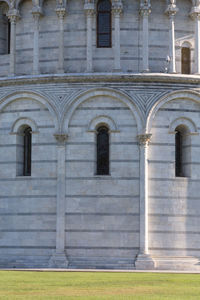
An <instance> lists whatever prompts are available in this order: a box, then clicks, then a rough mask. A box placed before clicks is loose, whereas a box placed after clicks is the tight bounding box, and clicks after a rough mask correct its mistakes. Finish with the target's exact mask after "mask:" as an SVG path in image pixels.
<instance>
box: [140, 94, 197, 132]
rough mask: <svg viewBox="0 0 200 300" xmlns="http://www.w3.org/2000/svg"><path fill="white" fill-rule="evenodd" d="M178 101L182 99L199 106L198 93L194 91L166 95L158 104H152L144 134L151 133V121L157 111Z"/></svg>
mask: <svg viewBox="0 0 200 300" xmlns="http://www.w3.org/2000/svg"><path fill="white" fill-rule="evenodd" d="M178 99H184V100H189V101H195V102H197V103H199V104H200V93H198V92H196V91H190V90H181V91H176V92H172V93H169V94H168V95H166V96H164V97H163V98H161V99H160V100H159V101H158V102H156V103H155V104H154V106H153V107H152V109H151V110H150V112H149V115H148V118H147V122H146V130H145V131H146V132H148V133H149V132H151V128H152V123H153V120H154V118H155V116H156V114H157V112H158V110H159V109H160V108H161V107H162V106H163V105H164V104H166V103H167V102H170V101H172V100H178Z"/></svg>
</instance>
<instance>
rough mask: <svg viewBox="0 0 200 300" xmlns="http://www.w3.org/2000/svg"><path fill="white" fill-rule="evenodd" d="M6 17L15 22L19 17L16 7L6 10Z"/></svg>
mask: <svg viewBox="0 0 200 300" xmlns="http://www.w3.org/2000/svg"><path fill="white" fill-rule="evenodd" d="M7 17H8V19H9V20H10V22H11V23H16V22H17V20H18V19H19V18H20V14H19V11H18V10H17V9H11V10H9V11H8V13H7Z"/></svg>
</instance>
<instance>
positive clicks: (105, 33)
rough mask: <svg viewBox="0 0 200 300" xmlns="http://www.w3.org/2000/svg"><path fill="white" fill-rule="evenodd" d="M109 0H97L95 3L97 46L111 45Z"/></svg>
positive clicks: (105, 46)
mask: <svg viewBox="0 0 200 300" xmlns="http://www.w3.org/2000/svg"><path fill="white" fill-rule="evenodd" d="M111 28H112V25H111V2H110V0H99V1H98V4H97V47H99V48H101V47H104V48H110V47H111Z"/></svg>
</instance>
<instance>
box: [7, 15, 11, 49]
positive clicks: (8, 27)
mask: <svg viewBox="0 0 200 300" xmlns="http://www.w3.org/2000/svg"><path fill="white" fill-rule="evenodd" d="M10 29H11V28H10V22H9V20H8V26H7V30H8V32H7V53H8V54H10Z"/></svg>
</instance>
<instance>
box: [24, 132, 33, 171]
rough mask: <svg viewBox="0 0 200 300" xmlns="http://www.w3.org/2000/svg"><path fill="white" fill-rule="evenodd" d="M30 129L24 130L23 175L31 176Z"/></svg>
mask: <svg viewBox="0 0 200 300" xmlns="http://www.w3.org/2000/svg"><path fill="white" fill-rule="evenodd" d="M31 140H32V136H31V128H30V127H27V128H26V129H25V130H24V164H23V165H24V169H23V175H24V176H30V175H31V144H32V141H31Z"/></svg>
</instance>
